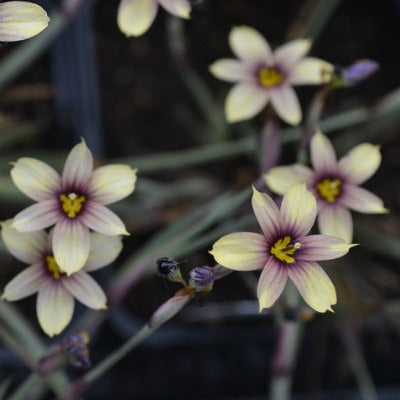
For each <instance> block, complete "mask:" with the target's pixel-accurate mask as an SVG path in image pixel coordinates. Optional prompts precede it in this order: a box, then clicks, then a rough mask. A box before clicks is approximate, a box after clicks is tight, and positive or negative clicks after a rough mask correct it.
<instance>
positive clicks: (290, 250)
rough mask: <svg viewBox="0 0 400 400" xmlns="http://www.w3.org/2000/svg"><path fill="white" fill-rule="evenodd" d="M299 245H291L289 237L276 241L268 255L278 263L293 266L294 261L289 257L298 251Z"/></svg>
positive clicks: (297, 243)
mask: <svg viewBox="0 0 400 400" xmlns="http://www.w3.org/2000/svg"><path fill="white" fill-rule="evenodd" d="M300 247H301V243H299V242H296V243H292V239H291V238H290V236H284V237H283V238H280V239H278V240H277V241H276V242H275V243H274V245H273V246H272V247H271V249H270V253H271V254H272V255H273V256H275V258H277V259H278V260H279V261H282V262H285V263H286V264H293V263H294V262H295V261H296V260H295V259H294V257H291V256H292V255H293V254H294V253H295V251H296V250H298V249H300Z"/></svg>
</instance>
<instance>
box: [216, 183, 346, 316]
mask: <svg viewBox="0 0 400 400" xmlns="http://www.w3.org/2000/svg"><path fill="white" fill-rule="evenodd" d="M252 205H253V210H254V213H255V215H256V218H257V220H258V223H259V224H260V227H261V230H262V232H263V234H262V235H261V234H258V233H252V232H239V233H232V234H229V235H225V236H223V237H222V238H220V239H219V240H218V241H217V242H215V243H214V245H213V248H212V250H211V251H210V253H211V254H212V255H213V256H214V258H215V260H216V261H217V262H218V263H219V264H221V265H223V266H224V267H226V268H229V269H232V270H236V271H252V270H257V269H262V272H261V275H260V279H259V281H258V287H257V296H258V300H259V303H260V311H261V310H262V309H264V308H268V307H271V306H272V305H273V304H274V303H275V301H276V300H277V299H278V297H279V296H280V294H281V293H282V291H283V289H284V287H285V285H286V281H287V279H288V278H290V279H291V280H292V281H293V283H294V284H295V285H296V287H297V289H298V290H299V292H300V294H301V296H302V297H303V298H304V300H305V301H306V303H307V304H308V305H309V306H310V307H311V308H313V309H314V310H316V311H318V312H325V311H332V308H331V306H332V305H334V304H336V291H335V287H334V286H333V284H332V282H331V280H330V279H329V277H328V275H327V274H326V273H325V272H324V270H323V269H322V268H321V266H320V265H319V264H318V263H316V261H321V260H331V259H334V258H338V257H341V256H343V255H345V254H346V253H347V252H348V251H349V249H350V248H351V247H352V246H354V245H353V244H347V243H345V242H344V241H343V240H342V239H340V238H337V237H333V236H328V235H308V236H307V233H308V232H309V231H310V229H311V228H312V226H313V224H314V221H315V217H316V213H317V204H316V200H315V198H314V196H313V194H312V193H311V192H310V191H308V190H306V185H305V184H301V183H297V184H295V185H293V186H292V187H291V188H290V189H289V190H288V191H287V193H286V194H285V196H284V197H283V200H282V204H281V207H280V209H278V207H277V205H276V203H275V202H274V201H273V200H272V198H271V197H269V196H268V195H266V194H264V193H260V192H258V191H257V190H256V189H255V188H254V191H253V198H252Z"/></svg>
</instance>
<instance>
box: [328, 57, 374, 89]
mask: <svg viewBox="0 0 400 400" xmlns="http://www.w3.org/2000/svg"><path fill="white" fill-rule="evenodd" d="M378 69H379V64H378V63H377V62H376V61H374V60H367V59H366V60H358V61H356V62H355V63H353V64H351V65H349V66H348V67H345V68H339V71H338V72H337V73H336V74H337V79H338V82H337V85H338V86H354V85H357V84H358V83H360V82H362V81H363V80H365V79H367V78H369V77H370V76H371V75H372V74H373V73H375V72H376V71H377V70H378Z"/></svg>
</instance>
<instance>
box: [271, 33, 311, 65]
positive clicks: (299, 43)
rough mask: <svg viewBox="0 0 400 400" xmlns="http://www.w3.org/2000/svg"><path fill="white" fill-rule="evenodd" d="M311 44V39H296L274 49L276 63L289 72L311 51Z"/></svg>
mask: <svg viewBox="0 0 400 400" xmlns="http://www.w3.org/2000/svg"><path fill="white" fill-rule="evenodd" d="M311 44H312V42H311V40H309V39H296V40H293V41H291V42H288V43H286V44H284V45H282V46H280V47H278V48H277V49H276V50H275V51H274V58H275V64H277V65H279V66H280V67H282V68H283V69H284V70H285V71H287V72H289V71H290V70H291V69H292V67H293V66H294V65H295V64H296V63H298V62H299V61H300V60H301V59H302V58H303V57H304V56H305V55H306V54H307V53H308V52H309V51H310V48H311Z"/></svg>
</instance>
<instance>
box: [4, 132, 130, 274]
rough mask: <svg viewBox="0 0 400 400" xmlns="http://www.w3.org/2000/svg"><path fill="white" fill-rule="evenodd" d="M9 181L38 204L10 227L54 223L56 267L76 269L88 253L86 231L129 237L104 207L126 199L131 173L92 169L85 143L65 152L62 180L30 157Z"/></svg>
mask: <svg viewBox="0 0 400 400" xmlns="http://www.w3.org/2000/svg"><path fill="white" fill-rule="evenodd" d="M11 178H12V180H13V182H14V183H15V185H16V186H17V187H18V189H19V190H21V192H23V193H24V194H26V195H27V196H28V197H30V198H31V199H33V200H36V201H37V203H36V204H33V205H31V206H30V207H27V208H26V209H25V210H23V211H21V212H20V213H18V214H17V215H16V216H15V217H14V221H13V224H12V226H13V227H14V228H15V229H17V230H18V231H20V232H32V231H37V230H40V229H45V228H48V227H50V226H52V225H54V224H55V228H54V235H53V239H52V240H53V241H52V247H53V252H54V257H55V261H56V263H57V265H58V266H59V267H60V269H61V270H62V271H63V272H65V273H67V274H68V275H70V274H72V273H74V272H76V271H79V270H80V269H81V268H82V267H83V266H84V265H85V263H86V261H87V258H88V255H89V251H90V234H89V229H92V230H93V231H95V232H99V233H102V234H104V235H109V236H113V235H129V233H128V232H127V231H126V229H125V225H124V223H123V222H122V221H121V219H120V218H119V217H118V216H117V215H116V214H114V213H113V212H112V211H111V210H109V209H108V208H107V207H105V205H107V204H110V203H114V202H116V201H118V200H121V199H123V198H124V197H126V196H128V195H130V194H131V193H132V192H133V190H134V187H135V182H136V170H134V169H132V168H131V167H129V166H128V165H122V164H112V165H107V166H103V167H100V168H97V169H95V170H93V157H92V153H91V152H90V150H89V149H88V148H87V146H86V144H85V141H84V140H83V139H82V142H81V143H79V144H77V145H76V146H75V147H74V148H73V149H72V150H71V152H70V153H69V155H68V158H67V160H66V162H65V165H64V170H63V173H62V176H60V175H59V174H58V172H56V171H55V170H54V169H53V168H52V167H50V166H49V165H47V164H45V163H44V162H42V161H40V160H37V159H35V158H27V157H24V158H20V159H18V160H17V162H15V164H14V166H13V168H12V170H11Z"/></svg>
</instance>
